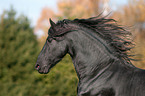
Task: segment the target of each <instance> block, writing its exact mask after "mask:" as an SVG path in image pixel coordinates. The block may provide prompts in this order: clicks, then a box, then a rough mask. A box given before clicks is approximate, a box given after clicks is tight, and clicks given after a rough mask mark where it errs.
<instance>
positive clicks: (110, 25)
mask: <svg viewBox="0 0 145 96" xmlns="http://www.w3.org/2000/svg"><path fill="white" fill-rule="evenodd" d="M71 24H74V25H71ZM56 25H57V27H56V28H55V32H54V31H53V30H52V28H50V30H51V31H50V30H49V32H48V34H49V37H51V38H55V39H56V38H59V37H63V35H64V34H66V33H68V32H72V31H74V30H78V29H79V27H85V28H88V29H91V30H94V32H96V33H97V34H99V36H101V38H103V39H104V40H106V41H107V43H108V44H109V45H110V46H112V48H113V49H115V52H113V53H112V54H113V55H115V56H117V57H118V58H122V59H124V60H126V61H127V62H128V63H131V62H130V60H132V59H131V58H129V57H130V56H131V55H128V54H127V51H129V50H130V49H132V42H131V40H130V38H129V37H130V35H131V33H130V32H128V31H126V30H125V29H124V28H123V27H121V26H119V25H117V24H116V21H115V20H114V19H106V18H105V17H103V18H99V17H92V18H88V19H74V20H68V19H64V20H62V21H58V22H57V23H56Z"/></svg>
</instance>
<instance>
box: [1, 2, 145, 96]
mask: <svg viewBox="0 0 145 96" xmlns="http://www.w3.org/2000/svg"><path fill="white" fill-rule="evenodd" d="M100 13H102V16H106V15H108V14H110V15H108V17H107V18H113V19H115V20H117V21H118V24H119V25H123V26H126V27H127V29H128V30H129V31H130V32H131V33H132V34H133V35H132V39H133V40H134V44H136V46H135V48H134V49H133V50H132V51H131V53H132V54H139V55H137V56H136V57H135V58H137V59H139V61H137V62H135V61H133V62H132V63H133V64H134V65H135V66H136V67H139V68H142V69H145V0H0V96H76V89H77V82H78V79H77V76H76V73H75V71H74V67H73V64H72V61H71V58H70V56H69V55H66V56H65V58H64V59H63V60H62V61H61V62H60V63H59V64H57V65H56V66H55V67H54V68H53V69H52V70H51V72H50V73H49V74H47V75H42V74H39V73H38V72H37V71H36V70H35V69H34V66H35V62H36V60H37V56H38V54H39V52H40V50H41V48H42V47H43V44H44V42H45V40H46V37H47V31H48V29H49V26H50V25H49V21H48V20H49V18H52V20H53V21H55V22H57V21H58V20H62V19H75V18H88V17H92V16H97V15H98V14H100Z"/></svg>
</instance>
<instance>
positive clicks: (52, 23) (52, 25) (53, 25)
mask: <svg viewBox="0 0 145 96" xmlns="http://www.w3.org/2000/svg"><path fill="white" fill-rule="evenodd" d="M49 22H50V25H51V27H52V29H53V30H55V26H56V24H55V23H54V22H53V21H52V20H51V18H50V19H49Z"/></svg>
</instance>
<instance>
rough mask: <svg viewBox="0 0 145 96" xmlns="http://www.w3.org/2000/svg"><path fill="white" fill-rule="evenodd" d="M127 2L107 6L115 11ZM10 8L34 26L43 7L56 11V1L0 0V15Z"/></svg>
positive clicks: (115, 2) (121, 0)
mask: <svg viewBox="0 0 145 96" xmlns="http://www.w3.org/2000/svg"><path fill="white" fill-rule="evenodd" d="M127 1H128V0H110V3H109V6H111V7H112V9H113V10H116V9H117V7H118V6H120V5H124V4H127ZM11 6H13V8H14V10H16V12H17V15H21V14H24V15H25V16H27V17H28V18H29V19H30V20H31V23H32V24H31V25H32V26H35V25H36V23H37V20H38V18H39V17H40V14H41V10H42V9H43V8H44V7H48V8H51V9H53V10H54V11H57V0H0V14H2V13H3V10H9V9H10V7H11ZM48 18H49V17H48Z"/></svg>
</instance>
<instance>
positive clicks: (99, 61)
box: [70, 32, 113, 79]
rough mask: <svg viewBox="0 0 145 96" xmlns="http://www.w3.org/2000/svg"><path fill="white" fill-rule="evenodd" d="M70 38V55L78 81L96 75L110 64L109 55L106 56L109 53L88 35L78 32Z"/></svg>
mask: <svg viewBox="0 0 145 96" xmlns="http://www.w3.org/2000/svg"><path fill="white" fill-rule="evenodd" d="M71 36H73V37H70V38H72V40H71V41H70V42H71V48H70V55H71V57H72V59H73V63H74V66H75V69H76V72H77V74H78V77H79V79H83V78H86V77H89V76H90V77H92V76H94V74H96V75H97V74H98V73H99V72H100V71H101V69H104V68H107V66H109V65H108V64H110V62H112V60H113V59H112V57H111V55H108V54H110V53H108V52H107V50H106V49H105V48H104V46H103V45H102V44H100V42H97V41H96V40H93V38H90V36H89V35H87V34H82V33H81V32H80V33H79V32H78V33H73V35H71Z"/></svg>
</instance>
